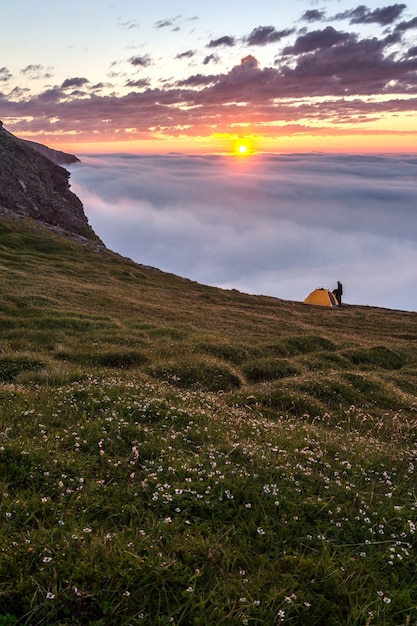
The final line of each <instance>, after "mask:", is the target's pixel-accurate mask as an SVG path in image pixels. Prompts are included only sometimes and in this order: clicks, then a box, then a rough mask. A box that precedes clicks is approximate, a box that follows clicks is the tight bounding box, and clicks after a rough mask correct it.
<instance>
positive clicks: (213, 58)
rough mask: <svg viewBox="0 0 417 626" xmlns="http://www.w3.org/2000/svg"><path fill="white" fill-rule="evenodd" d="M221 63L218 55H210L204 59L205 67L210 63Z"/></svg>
mask: <svg viewBox="0 0 417 626" xmlns="http://www.w3.org/2000/svg"><path fill="white" fill-rule="evenodd" d="M219 61H220V57H219V56H218V55H217V54H208V55H207V56H206V57H204V60H203V65H208V64H209V63H218V62H219Z"/></svg>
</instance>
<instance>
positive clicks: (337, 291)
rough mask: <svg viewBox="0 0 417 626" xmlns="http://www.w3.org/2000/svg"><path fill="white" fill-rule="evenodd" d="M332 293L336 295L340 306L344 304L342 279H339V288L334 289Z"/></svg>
mask: <svg viewBox="0 0 417 626" xmlns="http://www.w3.org/2000/svg"><path fill="white" fill-rule="evenodd" d="M332 293H333V295H334V296H335V298H336V300H337V302H338V304H339V306H342V296H343V285H342V283H341V282H340V280H338V281H337V289H333V291H332Z"/></svg>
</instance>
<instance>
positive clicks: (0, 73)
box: [0, 67, 13, 83]
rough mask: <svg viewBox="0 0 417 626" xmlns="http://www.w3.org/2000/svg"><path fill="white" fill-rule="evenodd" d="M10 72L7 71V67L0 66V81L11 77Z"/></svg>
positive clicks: (4, 81)
mask: <svg viewBox="0 0 417 626" xmlns="http://www.w3.org/2000/svg"><path fill="white" fill-rule="evenodd" d="M12 76H13V75H12V73H11V72H9V70H8V69H7V67H0V82H2V83H6V82H7V81H9V80H10V79H11V78H12Z"/></svg>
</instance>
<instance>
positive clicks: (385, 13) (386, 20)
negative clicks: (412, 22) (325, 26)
mask: <svg viewBox="0 0 417 626" xmlns="http://www.w3.org/2000/svg"><path fill="white" fill-rule="evenodd" d="M406 8H407V5H406V4H392V5H391V6H388V7H383V8H381V9H375V10H374V11H371V10H370V9H368V8H367V7H366V6H364V5H362V4H361V5H360V6H358V7H356V8H355V9H349V10H348V11H343V12H342V13H338V14H337V15H336V16H335V18H334V19H339V20H346V19H348V20H349V22H350V24H380V25H381V26H389V25H390V24H392V23H393V22H395V21H396V20H397V19H398V18H399V17H400V15H401V14H402V13H403V12H404V10H405V9H406Z"/></svg>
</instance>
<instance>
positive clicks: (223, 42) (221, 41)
mask: <svg viewBox="0 0 417 626" xmlns="http://www.w3.org/2000/svg"><path fill="white" fill-rule="evenodd" d="M235 44H236V41H235V38H234V37H230V36H228V35H225V36H224V37H219V38H218V39H212V40H211V41H210V42H209V43H208V44H207V48H218V47H219V46H227V47H229V48H231V47H233V46H234V45H235Z"/></svg>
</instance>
